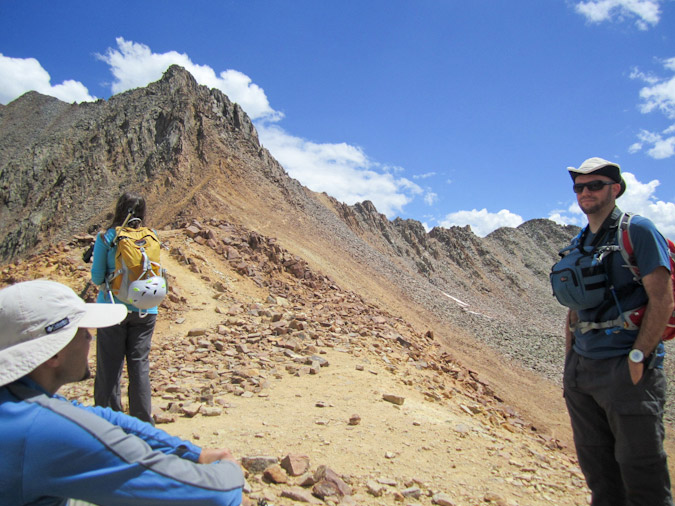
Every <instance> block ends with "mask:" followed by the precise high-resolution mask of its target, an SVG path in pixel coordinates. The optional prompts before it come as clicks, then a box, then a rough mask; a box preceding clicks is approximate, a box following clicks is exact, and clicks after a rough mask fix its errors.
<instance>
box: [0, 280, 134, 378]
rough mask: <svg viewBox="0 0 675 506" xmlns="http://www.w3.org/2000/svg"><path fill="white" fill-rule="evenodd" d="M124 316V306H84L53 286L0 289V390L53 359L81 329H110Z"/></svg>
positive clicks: (37, 284) (40, 283)
mask: <svg viewBox="0 0 675 506" xmlns="http://www.w3.org/2000/svg"><path fill="white" fill-rule="evenodd" d="M126 316H127V308H126V306H125V305H124V304H87V303H85V302H84V301H83V300H82V299H81V298H80V297H78V296H77V295H76V294H75V292H74V291H73V290H72V289H71V288H69V287H67V286H65V285H62V284H61V283H56V282H55V281H48V280H42V279H41V280H35V281H25V282H23V283H17V284H15V285H12V286H9V287H7V288H4V289H2V290H0V386H3V385H7V384H8V383H11V382H12V381H14V380H17V379H19V378H21V377H23V376H25V375H26V374H28V373H30V372H31V371H33V370H34V369H35V368H36V367H38V366H39V365H40V364H43V363H44V362H46V361H47V360H49V359H50V358H52V357H53V356H54V355H56V354H57V353H58V352H59V351H61V350H62V349H63V348H65V346H66V345H67V344H68V343H69V342H70V341H71V340H72V339H73V337H75V334H76V333H77V329H78V328H79V327H83V328H101V327H110V326H111V325H116V324H117V323H119V322H121V321H122V320H124V318H126Z"/></svg>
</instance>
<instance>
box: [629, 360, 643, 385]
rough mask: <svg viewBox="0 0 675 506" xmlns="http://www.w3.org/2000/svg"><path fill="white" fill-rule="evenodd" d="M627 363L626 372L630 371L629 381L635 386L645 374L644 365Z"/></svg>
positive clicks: (641, 363)
mask: <svg viewBox="0 0 675 506" xmlns="http://www.w3.org/2000/svg"><path fill="white" fill-rule="evenodd" d="M627 362H628V370H629V371H630V379H631V381H632V382H633V385H637V384H638V382H639V381H640V380H641V379H642V375H643V374H644V372H645V364H644V363H643V362H640V363H636V362H633V361H631V360H628V361H627Z"/></svg>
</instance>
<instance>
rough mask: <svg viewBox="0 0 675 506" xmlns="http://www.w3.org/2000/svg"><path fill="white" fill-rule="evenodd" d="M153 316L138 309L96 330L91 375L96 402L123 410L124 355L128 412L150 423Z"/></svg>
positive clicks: (99, 404) (155, 317)
mask: <svg viewBox="0 0 675 506" xmlns="http://www.w3.org/2000/svg"><path fill="white" fill-rule="evenodd" d="M156 319H157V315H154V314H148V315H146V316H145V317H143V318H141V317H140V316H139V315H138V313H136V312H130V313H129V314H128V315H127V317H126V318H125V319H124V320H123V321H122V322H121V323H119V324H118V325H114V326H112V327H107V328H102V329H98V330H97V332H96V377H95V379H94V402H95V404H96V405H97V406H103V407H110V408H112V409H114V410H115V411H122V401H121V393H120V378H121V377H122V368H123V367H124V360H125V358H126V362H127V372H128V373H129V414H130V415H131V416H135V417H136V418H138V419H140V420H143V421H145V422H149V423H153V420H152V389H151V387H150V360H149V355H150V346H151V344H152V334H153V332H154V330H155V320H156Z"/></svg>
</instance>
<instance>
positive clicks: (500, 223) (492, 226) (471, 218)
mask: <svg viewBox="0 0 675 506" xmlns="http://www.w3.org/2000/svg"><path fill="white" fill-rule="evenodd" d="M521 223H523V218H522V217H521V216H519V215H517V214H514V213H512V212H511V211H508V210H507V209H502V210H501V211H499V212H498V213H490V212H488V210H487V209H481V210H480V211H478V210H476V209H473V210H471V211H457V212H455V213H450V214H448V215H447V216H446V217H445V218H444V219H443V220H441V222H440V223H439V225H440V226H441V227H445V228H450V227H452V226H459V227H463V226H465V225H470V226H471V230H472V231H473V233H474V234H476V235H477V236H479V237H485V236H486V235H488V234H489V233H490V232H492V231H493V230H496V229H498V228H499V227H517V226H518V225H520V224H521Z"/></svg>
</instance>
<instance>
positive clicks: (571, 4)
mask: <svg viewBox="0 0 675 506" xmlns="http://www.w3.org/2000/svg"><path fill="white" fill-rule="evenodd" d="M94 6H95V8H94ZM173 63H177V64H180V65H182V66H184V67H186V68H187V69H188V70H189V71H190V72H192V74H193V75H194V76H195V78H196V79H197V81H198V82H200V83H201V84H204V85H207V86H209V87H212V88H214V87H215V88H219V89H221V90H222V91H224V92H225V93H226V94H227V95H228V96H229V97H230V98H231V99H232V100H233V101H235V102H238V103H239V104H240V105H241V106H242V107H243V108H244V110H245V111H246V112H247V113H248V114H249V115H250V116H251V118H252V119H253V120H254V122H255V124H256V127H257V129H258V133H259V136H260V139H261V142H262V143H263V145H265V146H266V147H267V148H268V149H269V150H270V151H271V152H272V154H273V155H274V156H275V157H276V158H277V159H278V160H279V161H280V162H281V163H282V165H283V166H284V167H285V168H286V170H287V171H288V173H289V174H290V175H291V176H292V177H294V178H296V179H298V180H299V181H300V182H301V183H303V184H304V185H306V186H308V187H309V188H311V189H313V190H315V191H325V192H326V193H328V194H330V195H332V196H334V197H336V198H337V199H339V200H341V201H343V202H347V203H348V204H354V203H355V202H358V201H363V200H371V201H373V202H374V204H375V205H376V207H377V208H378V210H379V211H380V212H382V213H384V214H386V215H387V216H388V217H389V218H390V219H393V218H395V217H396V216H400V217H402V218H412V219H415V220H418V221H420V222H422V223H423V224H424V225H425V226H426V227H427V228H428V229H430V228H433V227H434V226H438V225H440V226H445V227H449V226H452V225H467V224H470V225H471V226H472V229H473V230H474V232H475V233H476V234H478V235H481V236H482V235H485V234H487V233H489V232H490V231H492V230H494V229H495V228H497V227H499V226H517V225H519V224H520V223H522V222H523V221H526V220H529V219H532V218H551V219H554V220H556V221H558V222H560V223H574V224H579V225H580V224H583V223H584V222H585V220H584V217H583V215H582V214H581V213H580V211H579V209H578V208H577V206H576V203H575V202H576V201H575V198H574V194H573V193H572V191H571V180H570V178H569V176H568V174H567V171H566V167H567V166H570V165H574V166H578V165H580V164H581V162H582V161H583V160H584V159H586V158H589V157H592V156H600V157H603V158H607V159H609V160H612V161H615V162H617V163H619V164H620V165H621V167H622V169H623V171H624V175H625V178H626V181H627V183H628V190H627V192H626V194H625V195H624V196H623V197H621V198H620V199H619V201H618V203H619V205H620V206H621V207H622V208H623V209H624V210H630V211H634V212H639V213H641V214H643V215H646V216H648V217H650V218H652V219H653V220H654V221H655V222H656V223H657V225H658V226H659V227H660V228H661V230H662V231H663V232H664V233H665V234H666V235H668V236H670V237H671V238H675V1H673V0H589V1H583V2H581V1H572V0H513V1H510V2H505V1H503V0H476V1H471V2H467V1H463V2H460V1H455V0H414V1H413V0H405V1H404V0H366V1H364V0H341V1H339V2H330V1H319V0H315V1H310V0H237V1H235V0H220V1H218V2H206V1H203V0H195V1H194V2H185V1H177V0H143V1H138V0H136V1H130V0H123V1H117V2H105V3H104V2H96V3H92V2H91V1H87V0H79V1H70V0H63V1H60V2H47V1H44V0H42V1H36V0H21V1H16V0H0V103H2V104H7V103H9V102H11V101H12V100H14V99H15V98H17V97H18V96H20V95H21V94H23V93H24V92H26V91H28V90H37V91H39V92H41V93H44V94H49V95H53V96H56V97H58V98H60V99H62V100H65V101H68V102H73V101H77V102H82V101H87V100H93V99H95V98H104V99H107V98H109V97H110V96H111V95H113V94H115V93H119V92H121V91H125V90H127V89H130V88H135V87H138V86H145V85H146V84H148V83H149V82H152V81H155V80H157V79H159V78H160V77H161V75H162V73H163V71H164V70H166V68H167V67H168V66H169V65H170V64H173Z"/></svg>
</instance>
